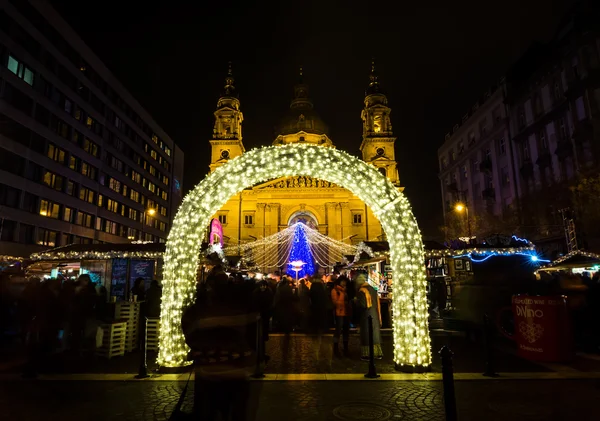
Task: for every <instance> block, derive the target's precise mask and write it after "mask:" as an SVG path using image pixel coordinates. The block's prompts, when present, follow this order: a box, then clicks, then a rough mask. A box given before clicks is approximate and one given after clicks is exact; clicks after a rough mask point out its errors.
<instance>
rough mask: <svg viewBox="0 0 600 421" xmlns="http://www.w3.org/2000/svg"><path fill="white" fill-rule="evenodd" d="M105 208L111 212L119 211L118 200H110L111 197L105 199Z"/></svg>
mask: <svg viewBox="0 0 600 421" xmlns="http://www.w3.org/2000/svg"><path fill="white" fill-rule="evenodd" d="M106 209H108V210H109V211H111V212H114V213H118V212H119V202H117V201H115V200H112V199H108V200H107V201H106Z"/></svg>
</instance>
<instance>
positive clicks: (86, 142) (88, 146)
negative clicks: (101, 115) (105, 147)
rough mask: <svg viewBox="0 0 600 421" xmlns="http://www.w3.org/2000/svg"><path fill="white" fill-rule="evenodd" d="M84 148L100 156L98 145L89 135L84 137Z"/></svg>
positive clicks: (91, 153)
mask: <svg viewBox="0 0 600 421" xmlns="http://www.w3.org/2000/svg"><path fill="white" fill-rule="evenodd" d="M83 150H84V151H86V152H87V153H89V154H90V155H93V156H96V157H97V156H98V145H96V144H95V143H94V142H92V141H91V140H90V139H88V138H87V137H86V138H84V139H83Z"/></svg>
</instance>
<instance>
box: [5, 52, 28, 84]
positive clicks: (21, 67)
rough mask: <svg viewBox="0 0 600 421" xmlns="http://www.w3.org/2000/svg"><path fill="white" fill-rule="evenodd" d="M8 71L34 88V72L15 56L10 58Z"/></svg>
mask: <svg viewBox="0 0 600 421" xmlns="http://www.w3.org/2000/svg"><path fill="white" fill-rule="evenodd" d="M7 67H8V70H10V71H11V72H13V73H14V74H15V75H17V76H18V77H19V78H20V79H23V80H24V81H25V83H27V84H29V85H32V86H33V71H32V70H31V69H30V68H29V67H27V66H26V65H25V64H23V63H21V62H20V61H19V60H17V59H16V58H14V57H13V56H11V55H9V56H8V66H7Z"/></svg>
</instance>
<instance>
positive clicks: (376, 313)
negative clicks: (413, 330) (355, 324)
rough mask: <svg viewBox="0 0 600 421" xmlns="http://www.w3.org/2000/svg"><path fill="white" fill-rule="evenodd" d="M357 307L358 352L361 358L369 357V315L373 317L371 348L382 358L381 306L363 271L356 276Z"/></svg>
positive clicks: (377, 356) (376, 355)
mask: <svg viewBox="0 0 600 421" xmlns="http://www.w3.org/2000/svg"><path fill="white" fill-rule="evenodd" d="M355 282H356V286H357V287H358V291H357V294H356V300H357V308H358V309H359V312H360V354H361V357H360V359H361V360H365V361H366V360H368V359H369V317H372V318H373V348H374V355H375V358H377V359H382V358H383V351H382V349H381V331H380V328H381V307H380V304H379V296H378V295H377V291H375V289H374V288H373V287H372V286H371V285H369V283H368V282H367V276H366V275H365V274H364V273H360V274H358V276H357V277H356V280H355Z"/></svg>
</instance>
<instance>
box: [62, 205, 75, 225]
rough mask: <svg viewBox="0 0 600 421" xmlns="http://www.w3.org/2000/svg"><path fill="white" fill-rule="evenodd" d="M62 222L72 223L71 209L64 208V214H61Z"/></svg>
mask: <svg viewBox="0 0 600 421" xmlns="http://www.w3.org/2000/svg"><path fill="white" fill-rule="evenodd" d="M63 220H64V221H67V222H69V223H70V222H73V209H71V208H68V207H66V206H65V209H64V212H63Z"/></svg>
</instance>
